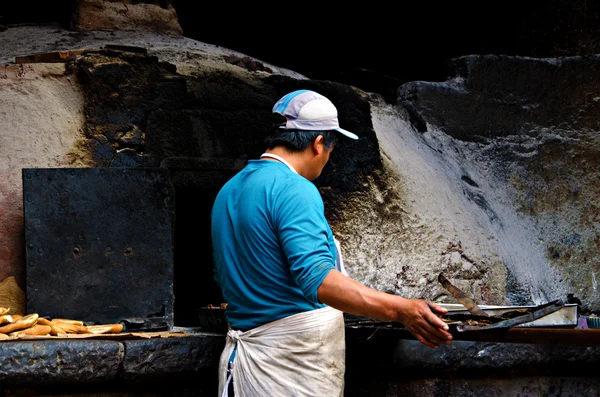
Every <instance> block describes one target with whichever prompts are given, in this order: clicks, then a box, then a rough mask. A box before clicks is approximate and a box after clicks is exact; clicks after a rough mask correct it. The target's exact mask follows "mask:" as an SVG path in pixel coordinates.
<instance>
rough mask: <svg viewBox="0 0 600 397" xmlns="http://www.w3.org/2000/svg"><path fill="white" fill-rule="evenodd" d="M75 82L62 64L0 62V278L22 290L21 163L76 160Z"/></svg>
mask: <svg viewBox="0 0 600 397" xmlns="http://www.w3.org/2000/svg"><path fill="white" fill-rule="evenodd" d="M82 109H83V95H82V93H81V87H80V86H79V84H78V83H77V81H76V79H74V78H73V76H71V75H70V74H69V73H67V72H66V68H65V65H64V64H27V65H6V66H4V67H2V68H0V119H1V120H2V121H1V122H0V126H1V127H0V179H1V180H2V184H0V236H1V238H0V279H2V280H4V279H5V278H6V277H9V276H14V277H15V279H16V281H17V284H18V285H19V287H21V289H23V290H25V273H24V270H25V269H24V266H23V264H24V257H23V253H24V251H23V247H24V233H23V230H24V226H23V195H22V179H21V168H26V167H63V166H68V165H73V166H76V165H77V164H78V162H77V155H76V148H75V143H76V142H77V140H78V139H79V138H80V137H81V134H82V130H83V124H84V117H83V114H82Z"/></svg>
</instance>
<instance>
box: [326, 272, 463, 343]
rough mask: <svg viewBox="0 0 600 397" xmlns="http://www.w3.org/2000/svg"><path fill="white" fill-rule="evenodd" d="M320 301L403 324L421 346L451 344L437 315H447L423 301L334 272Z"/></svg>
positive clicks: (444, 326) (357, 313)
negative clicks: (394, 293)
mask: <svg viewBox="0 0 600 397" xmlns="http://www.w3.org/2000/svg"><path fill="white" fill-rule="evenodd" d="M317 294H318V296H319V300H320V301H321V302H322V303H325V304H327V305H329V306H331V307H334V308H336V309H338V310H341V311H343V312H346V313H350V314H354V315H357V316H363V317H369V318H375V319H378V320H384V321H397V322H400V323H402V324H403V325H404V326H405V327H406V328H407V329H408V330H409V331H410V333H411V334H413V335H414V336H415V337H416V338H417V340H418V341H419V342H421V343H422V344H424V345H426V346H429V347H432V348H437V347H438V346H439V345H440V344H448V343H450V342H451V341H452V335H451V334H450V333H449V332H448V325H447V324H446V323H444V322H443V321H442V320H441V319H440V318H439V317H438V316H437V315H436V314H440V315H441V314H445V313H447V312H448V311H447V310H446V309H444V308H443V307H441V306H438V305H436V304H434V303H432V302H429V301H426V300H422V299H406V298H403V297H401V296H398V295H393V294H388V293H385V292H381V291H377V290H374V289H372V288H369V287H367V286H365V285H363V284H361V283H359V282H358V281H356V280H353V279H351V278H350V277H347V276H344V275H343V274H342V273H340V272H339V271H337V270H331V271H330V272H329V274H328V275H327V277H325V279H324V280H323V282H322V283H321V285H320V286H319V289H318V290H317Z"/></svg>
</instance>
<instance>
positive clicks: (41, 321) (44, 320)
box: [36, 317, 50, 325]
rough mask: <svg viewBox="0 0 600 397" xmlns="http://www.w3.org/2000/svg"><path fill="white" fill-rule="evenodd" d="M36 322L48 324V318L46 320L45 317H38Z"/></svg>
mask: <svg viewBox="0 0 600 397" xmlns="http://www.w3.org/2000/svg"><path fill="white" fill-rule="evenodd" d="M36 324H40V325H50V320H48V319H47V318H44V317H40V318H38V320H37V323H36Z"/></svg>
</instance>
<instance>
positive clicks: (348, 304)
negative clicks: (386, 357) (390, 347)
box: [317, 270, 405, 321]
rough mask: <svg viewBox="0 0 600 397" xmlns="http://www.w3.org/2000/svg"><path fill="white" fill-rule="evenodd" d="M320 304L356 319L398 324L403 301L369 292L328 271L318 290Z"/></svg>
mask: <svg viewBox="0 0 600 397" xmlns="http://www.w3.org/2000/svg"><path fill="white" fill-rule="evenodd" d="M317 294H318V296H319V300H320V301H321V302H322V303H325V304H327V305H329V306H331V307H334V308H336V309H338V310H341V311H343V312H346V313H350V314H354V315H357V316H364V317H370V318H375V319H378V320H385V321H400V320H401V319H400V318H399V316H398V312H399V311H401V310H402V308H401V307H400V306H401V305H402V300H404V299H405V298H402V297H400V296H397V295H391V294H387V293H385V292H381V291H377V290H374V289H372V288H369V287H367V286H365V285H363V284H361V283H359V282H358V281H356V280H353V279H351V278H350V277H347V276H344V275H343V274H342V273H340V272H339V271H337V270H331V271H330V272H329V274H328V275H327V277H325V279H324V280H323V282H322V283H321V286H320V287H319V289H318V290H317Z"/></svg>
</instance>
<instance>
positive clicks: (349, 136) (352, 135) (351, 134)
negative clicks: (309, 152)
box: [334, 127, 358, 139]
mask: <svg viewBox="0 0 600 397" xmlns="http://www.w3.org/2000/svg"><path fill="white" fill-rule="evenodd" d="M334 130H336V131H337V132H339V133H340V134H342V135H345V136H347V137H348V138H350V139H358V135H356V134H353V133H352V132H350V131H348V130H345V129H343V128H339V127H338V128H334Z"/></svg>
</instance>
